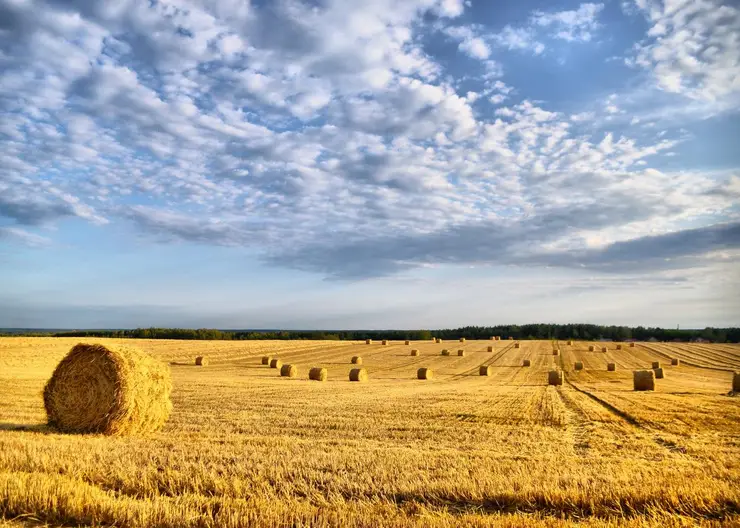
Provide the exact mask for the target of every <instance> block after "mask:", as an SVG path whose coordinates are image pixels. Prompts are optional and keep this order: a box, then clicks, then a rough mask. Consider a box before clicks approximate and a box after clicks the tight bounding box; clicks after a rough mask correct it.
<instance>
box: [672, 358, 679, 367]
mask: <svg viewBox="0 0 740 528" xmlns="http://www.w3.org/2000/svg"><path fill="white" fill-rule="evenodd" d="M680 364H681V360H680V359H678V358H671V365H673V366H674V367H677V366H678V365H680Z"/></svg>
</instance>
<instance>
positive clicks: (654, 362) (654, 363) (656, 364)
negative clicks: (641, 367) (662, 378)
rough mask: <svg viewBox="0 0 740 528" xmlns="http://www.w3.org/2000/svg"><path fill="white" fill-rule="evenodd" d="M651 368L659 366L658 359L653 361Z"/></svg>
mask: <svg viewBox="0 0 740 528" xmlns="http://www.w3.org/2000/svg"><path fill="white" fill-rule="evenodd" d="M651 368H653V369H656V368H660V361H653V366H652V367H651Z"/></svg>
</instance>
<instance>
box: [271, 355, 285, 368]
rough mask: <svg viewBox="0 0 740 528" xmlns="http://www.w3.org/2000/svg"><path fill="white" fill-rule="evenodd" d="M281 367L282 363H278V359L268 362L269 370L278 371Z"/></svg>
mask: <svg viewBox="0 0 740 528" xmlns="http://www.w3.org/2000/svg"><path fill="white" fill-rule="evenodd" d="M282 366H283V362H282V361H280V360H279V359H278V358H272V360H270V368H274V369H279V368H281V367H282Z"/></svg>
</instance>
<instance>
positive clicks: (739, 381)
mask: <svg viewBox="0 0 740 528" xmlns="http://www.w3.org/2000/svg"><path fill="white" fill-rule="evenodd" d="M732 392H740V372H735V373H733V375H732Z"/></svg>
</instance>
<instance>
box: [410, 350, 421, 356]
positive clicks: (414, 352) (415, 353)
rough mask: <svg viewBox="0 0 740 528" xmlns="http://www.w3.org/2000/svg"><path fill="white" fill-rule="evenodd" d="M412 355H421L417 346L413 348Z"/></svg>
mask: <svg viewBox="0 0 740 528" xmlns="http://www.w3.org/2000/svg"><path fill="white" fill-rule="evenodd" d="M411 355H412V356H418V355H419V351H418V350H417V349H416V348H415V349H413V350H412V351H411Z"/></svg>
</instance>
